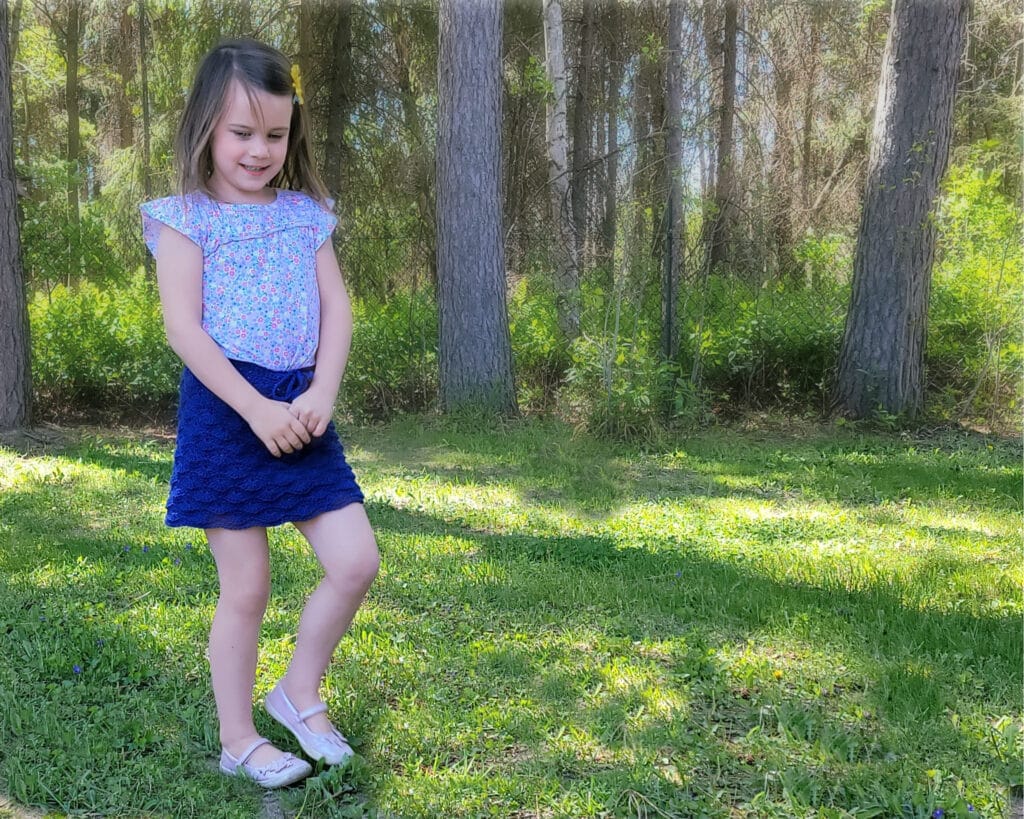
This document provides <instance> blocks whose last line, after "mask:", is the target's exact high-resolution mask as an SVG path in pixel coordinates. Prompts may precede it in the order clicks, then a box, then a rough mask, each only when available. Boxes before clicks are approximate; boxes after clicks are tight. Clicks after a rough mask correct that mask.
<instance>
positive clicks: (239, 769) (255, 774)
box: [220, 737, 313, 788]
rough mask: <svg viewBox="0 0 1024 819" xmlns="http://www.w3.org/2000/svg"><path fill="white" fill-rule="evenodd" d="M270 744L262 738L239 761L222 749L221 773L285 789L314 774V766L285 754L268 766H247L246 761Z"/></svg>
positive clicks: (292, 755)
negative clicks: (258, 749) (256, 751)
mask: <svg viewBox="0 0 1024 819" xmlns="http://www.w3.org/2000/svg"><path fill="white" fill-rule="evenodd" d="M269 744H270V740H269V739H267V738H266V737H260V738H259V739H257V740H255V741H254V742H253V743H252V744H251V745H250V746H249V747H248V748H246V749H245V750H244V751H243V752H242V754H241V756H239V757H238V758H237V759H236V758H235V757H233V756H232V755H231V754H230V753H229V752H228V749H227V748H222V749H221V752H220V772H221V773H223V774H227V775H228V776H244V777H246V778H247V779H251V780H252V781H253V782H255V783H256V784H257V785H261V786H262V787H264V788H283V787H284V786H285V785H291V784H293V783H295V782H298V781H299V780H300V779H305V778H306V777H307V776H309V775H310V774H311V773H313V768H312V766H311V765H310V764H309V763H308V762H306V760H304V759H299V758H298V757H297V756H295V754H289V753H285V754H284V756H282V757H281V758H280V759H275V760H274V761H273V762H271V763H269V764H267V765H261V766H256V765H248V764H246V760H247V759H248V758H249V757H251V756H252V755H253V752H255V750H256V749H257V748H260V747H262V746H264V745H269Z"/></svg>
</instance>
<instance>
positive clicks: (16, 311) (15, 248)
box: [0, 3, 32, 430]
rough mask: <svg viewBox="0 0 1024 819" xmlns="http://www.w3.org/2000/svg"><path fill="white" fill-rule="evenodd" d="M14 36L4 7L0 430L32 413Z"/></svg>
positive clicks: (0, 10)
mask: <svg viewBox="0 0 1024 819" xmlns="http://www.w3.org/2000/svg"><path fill="white" fill-rule="evenodd" d="M9 36H10V35H9V31H8V20H7V4H6V3H0V430H6V429H13V428H15V427H21V426H26V425H27V424H28V423H29V420H30V415H31V410H32V374H31V370H30V357H29V331H28V309H27V306H26V303H25V282H24V277H23V275H22V268H21V246H20V242H19V239H18V181H17V179H16V178H15V176H14V109H13V107H12V101H11V93H12V92H11V70H10V66H11V62H12V59H11V55H10V54H9V53H8V43H9V40H8V37H9Z"/></svg>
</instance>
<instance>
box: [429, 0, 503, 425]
mask: <svg viewBox="0 0 1024 819" xmlns="http://www.w3.org/2000/svg"><path fill="white" fill-rule="evenodd" d="M438 24H439V32H438V82H437V85H438V122H437V131H438V132H437V278H438V288H437V292H438V329H439V350H438V359H439V365H440V381H441V390H440V392H441V405H442V407H443V408H444V409H445V410H446V411H448V412H451V411H454V410H457V409H460V408H474V409H480V410H483V411H486V412H493V413H498V414H503V415H512V414H515V413H516V411H517V408H516V397H515V384H514V381H513V377H512V344H511V340H510V337H509V328H508V310H507V307H506V295H505V254H504V246H503V231H502V225H501V28H502V20H501V3H500V0H476V2H472V3H466V2H463V0H441V2H440V6H439V10H438Z"/></svg>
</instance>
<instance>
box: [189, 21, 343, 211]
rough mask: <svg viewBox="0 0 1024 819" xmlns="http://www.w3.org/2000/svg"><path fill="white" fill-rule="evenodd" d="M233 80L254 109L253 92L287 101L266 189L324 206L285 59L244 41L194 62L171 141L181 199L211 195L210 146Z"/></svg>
mask: <svg viewBox="0 0 1024 819" xmlns="http://www.w3.org/2000/svg"><path fill="white" fill-rule="evenodd" d="M234 80H238V81H239V82H240V83H241V85H242V88H244V89H245V92H246V94H248V96H249V101H250V103H251V104H252V105H253V107H254V108H258V101H257V99H256V95H255V93H254V91H257V90H258V91H265V92H266V93H268V94H275V95H279V96H290V97H292V118H291V122H290V124H289V131H288V153H287V155H286V156H285V160H284V167H283V168H281V171H280V173H278V174H277V176H275V177H274V178H273V179H271V180H270V186H271V187H275V188H287V189H290V190H297V191H303V192H305V193H307V194H309V195H310V196H312V197H313V198H314V199H316V200H318V201H319V202H321V203H324V204H326V203H327V199H328V193H327V187H326V186H325V185H324V183H323V181H322V180H321V179H320V175H319V174H318V173H317V171H316V165H315V164H314V162H313V151H312V147H311V145H310V125H309V117H308V116H307V114H306V110H305V109H306V106H305V105H302V104H300V102H299V100H298V98H297V97H296V96H295V88H294V86H293V85H292V77H291V67H290V65H289V63H288V58H287V57H285V56H284V54H282V53H281V52H280V51H278V50H277V49H276V48H271V47H270V46H268V45H264V44H263V43H260V42H257V41H256V40H248V39H240V40H224V41H222V42H221V43H219V44H218V45H216V46H214V47H213V48H212V49H210V51H209V52H207V54H206V56H205V57H203V59H202V62H200V63H199V69H198V71H196V78H195V81H194V82H193V83H192V91H191V92H190V93H189V96H188V102H186V103H185V110H184V112H183V113H182V115H181V123H180V124H179V125H178V134H177V137H176V139H175V151H174V153H175V161H176V164H177V175H178V192H179V193H181V194H182V195H185V194H189V193H192V192H193V191H196V190H200V191H203V192H204V193H206V194H207V195H209V196H211V197H212V196H213V192H212V191H211V190H210V188H209V185H208V182H209V179H210V175H211V174H212V173H213V152H212V150H211V144H210V143H211V141H212V139H213V131H214V128H215V127H216V125H217V122H218V120H219V119H220V117H221V114H222V113H223V111H224V104H225V100H226V99H227V93H228V90H229V88H230V87H231V83H232V82H233V81H234Z"/></svg>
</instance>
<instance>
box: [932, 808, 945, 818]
mask: <svg viewBox="0 0 1024 819" xmlns="http://www.w3.org/2000/svg"><path fill="white" fill-rule="evenodd" d="M945 815H946V812H945V811H944V810H943V809H942V808H936V809H935V813H933V814H932V819H942V817H943V816H945Z"/></svg>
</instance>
